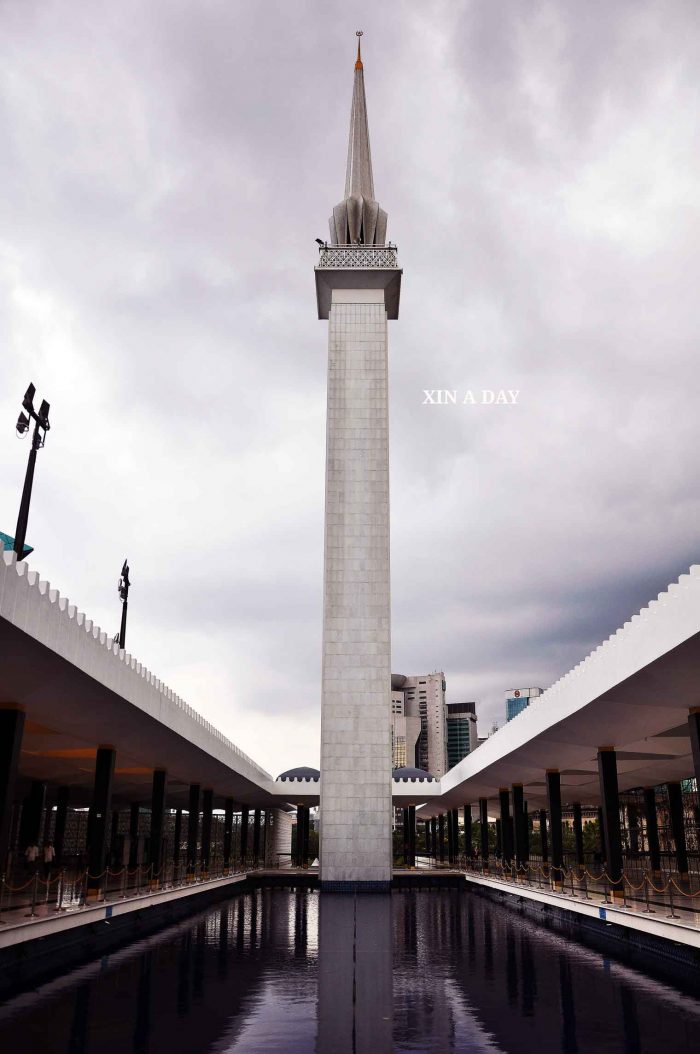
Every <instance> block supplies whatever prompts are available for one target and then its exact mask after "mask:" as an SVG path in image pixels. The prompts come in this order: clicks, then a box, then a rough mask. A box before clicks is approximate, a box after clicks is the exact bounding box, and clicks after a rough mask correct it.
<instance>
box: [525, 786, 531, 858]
mask: <svg viewBox="0 0 700 1054" xmlns="http://www.w3.org/2000/svg"><path fill="white" fill-rule="evenodd" d="M531 830H532V820H531V819H530V813H529V812H528V808H527V802H526V801H523V843H524V844H523V852H524V853H525V861H526V862H529V860H530V831H531Z"/></svg>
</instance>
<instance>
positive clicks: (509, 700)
mask: <svg viewBox="0 0 700 1054" xmlns="http://www.w3.org/2000/svg"><path fill="white" fill-rule="evenodd" d="M538 695H542V689H541V688H511V689H510V690H509V691H507V692H506V721H512V720H513V718H514V717H517V716H518V714H521V713H522V712H523V710H524V709H525V708H526V707H528V706H529V705H530V700H531V699H535V698H537V696H538Z"/></svg>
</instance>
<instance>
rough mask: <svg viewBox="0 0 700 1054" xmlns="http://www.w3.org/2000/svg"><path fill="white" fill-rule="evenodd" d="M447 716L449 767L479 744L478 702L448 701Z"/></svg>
mask: <svg viewBox="0 0 700 1054" xmlns="http://www.w3.org/2000/svg"><path fill="white" fill-rule="evenodd" d="M445 709H446V718H447V768H448V771H449V769H452V768H454V767H455V765H458V764H459V762H460V761H461V760H462V759H463V758H466V756H467V754H471V752H472V751H473V750H476V748H477V746H478V745H479V733H478V728H477V716H476V703H475V702H469V703H446V704H445Z"/></svg>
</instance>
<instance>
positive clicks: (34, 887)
mask: <svg viewBox="0 0 700 1054" xmlns="http://www.w3.org/2000/svg"><path fill="white" fill-rule="evenodd" d="M38 890H39V872H38V871H35V872H34V883H33V885H32V906H31V907H30V909H29V912H28V913H27V914H26V915H25V916H24V917H25V919H33V918H36V911H35V910H34V909H35V908H36V897H37V892H38Z"/></svg>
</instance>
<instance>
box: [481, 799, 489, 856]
mask: <svg viewBox="0 0 700 1054" xmlns="http://www.w3.org/2000/svg"><path fill="white" fill-rule="evenodd" d="M479 827H480V832H479V835H480V839H481V846H480V850H481V863H482V866H483V867H485V868H486V869H487V870H488V866H489V803H488V800H487V799H486V798H479Z"/></svg>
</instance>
